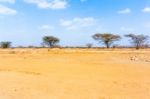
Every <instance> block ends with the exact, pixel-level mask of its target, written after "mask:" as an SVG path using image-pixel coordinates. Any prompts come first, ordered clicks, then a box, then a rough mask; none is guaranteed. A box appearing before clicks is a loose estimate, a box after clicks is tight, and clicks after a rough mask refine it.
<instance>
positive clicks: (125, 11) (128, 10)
mask: <svg viewBox="0 0 150 99" xmlns="http://www.w3.org/2000/svg"><path fill="white" fill-rule="evenodd" d="M118 13H119V14H129V13H131V9H129V8H126V9H123V10H120V11H118Z"/></svg>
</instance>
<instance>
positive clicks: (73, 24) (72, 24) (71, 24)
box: [60, 17, 97, 30]
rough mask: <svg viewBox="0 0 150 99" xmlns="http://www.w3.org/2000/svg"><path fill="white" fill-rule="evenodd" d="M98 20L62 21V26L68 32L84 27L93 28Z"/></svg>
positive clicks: (74, 19) (77, 19) (75, 19)
mask: <svg viewBox="0 0 150 99" xmlns="http://www.w3.org/2000/svg"><path fill="white" fill-rule="evenodd" d="M96 21H97V20H96V19H94V18H92V17H86V18H78V17H77V18H73V19H72V20H64V19H61V20H60V25H61V26H63V27H65V28H66V29H68V30H72V29H79V28H84V27H89V26H93V25H94V24H96Z"/></svg>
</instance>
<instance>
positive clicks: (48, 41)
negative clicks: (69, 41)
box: [43, 36, 59, 47]
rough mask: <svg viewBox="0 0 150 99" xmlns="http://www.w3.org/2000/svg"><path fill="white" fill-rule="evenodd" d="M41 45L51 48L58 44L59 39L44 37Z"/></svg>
mask: <svg viewBox="0 0 150 99" xmlns="http://www.w3.org/2000/svg"><path fill="white" fill-rule="evenodd" d="M43 43H44V44H46V45H48V46H49V47H53V46H54V45H55V44H56V43H59V39H58V38H56V37H54V36H44V37H43Z"/></svg>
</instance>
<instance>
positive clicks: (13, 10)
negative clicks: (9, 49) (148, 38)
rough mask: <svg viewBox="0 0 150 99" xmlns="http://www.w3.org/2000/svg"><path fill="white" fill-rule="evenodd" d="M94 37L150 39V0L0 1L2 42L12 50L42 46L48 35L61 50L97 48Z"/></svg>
mask: <svg viewBox="0 0 150 99" xmlns="http://www.w3.org/2000/svg"><path fill="white" fill-rule="evenodd" d="M95 33H113V34H119V35H121V36H123V35H125V34H129V33H134V34H144V35H150V0H0V41H11V42H12V44H13V46H20V45H23V46H28V45H35V46H40V45H41V42H42V37H43V36H47V35H49V36H56V37H58V38H59V39H60V45H62V46H85V45H86V44H87V43H92V44H95V45H98V43H97V42H96V41H94V40H93V39H92V37H91V36H92V35H94V34H95ZM118 44H122V45H125V44H128V40H126V39H124V38H123V40H121V41H120V42H118Z"/></svg>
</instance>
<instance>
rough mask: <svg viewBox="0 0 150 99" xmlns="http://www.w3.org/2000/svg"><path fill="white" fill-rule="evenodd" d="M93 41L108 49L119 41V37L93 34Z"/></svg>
mask: <svg viewBox="0 0 150 99" xmlns="http://www.w3.org/2000/svg"><path fill="white" fill-rule="evenodd" d="M92 37H93V39H94V40H96V41H98V42H100V43H101V42H102V43H103V44H104V45H105V46H106V47H107V48H110V46H111V45H112V44H113V43H114V42H115V41H118V40H120V39H121V37H120V36H119V35H114V34H111V33H103V34H99V33H97V34H94V35H93V36H92Z"/></svg>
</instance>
